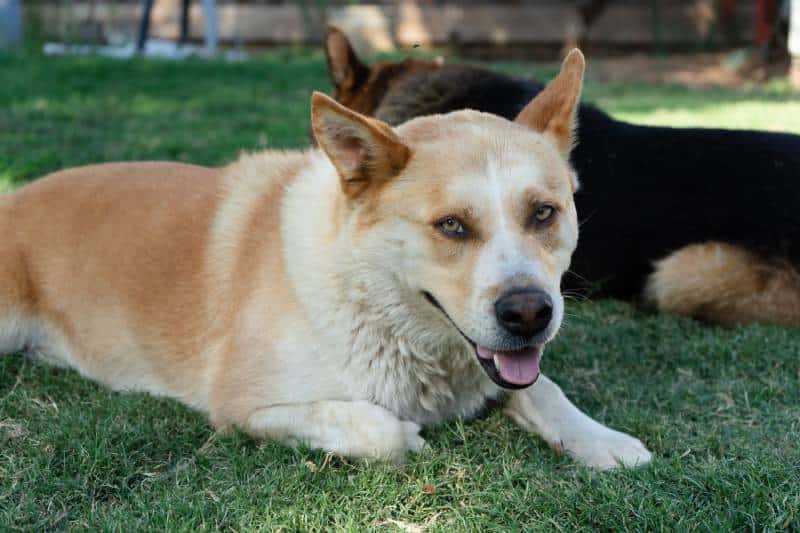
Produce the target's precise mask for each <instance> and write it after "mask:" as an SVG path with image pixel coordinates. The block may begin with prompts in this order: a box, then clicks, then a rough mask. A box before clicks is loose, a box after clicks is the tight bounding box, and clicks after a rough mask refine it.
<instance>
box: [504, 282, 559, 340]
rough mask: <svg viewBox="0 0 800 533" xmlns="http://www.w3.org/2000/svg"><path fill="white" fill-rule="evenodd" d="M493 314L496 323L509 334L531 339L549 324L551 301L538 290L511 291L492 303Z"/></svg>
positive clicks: (551, 309)
mask: <svg viewBox="0 0 800 533" xmlns="http://www.w3.org/2000/svg"><path fill="white" fill-rule="evenodd" d="M494 313H495V316H496V317H497V322H499V323H500V325H501V326H502V327H503V329H505V330H506V331H508V332H509V333H511V334H513V335H518V336H520V337H532V336H534V335H536V334H537V333H541V332H542V331H544V330H545V329H546V328H547V326H548V325H549V324H550V320H551V319H552V318H553V300H552V299H551V298H550V295H549V294H547V293H546V292H544V291H542V290H539V289H529V288H517V289H511V290H510V291H508V292H506V293H505V294H503V295H502V296H501V297H500V298H498V300H497V301H496V302H495V303H494Z"/></svg>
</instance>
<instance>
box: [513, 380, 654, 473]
mask: <svg viewBox="0 0 800 533" xmlns="http://www.w3.org/2000/svg"><path fill="white" fill-rule="evenodd" d="M505 411H506V414H508V415H509V416H510V417H511V418H513V419H514V420H515V421H516V422H517V423H518V424H519V425H520V426H522V427H523V428H524V429H527V430H528V431H530V432H532V433H535V434H536V435H539V436H540V437H541V438H543V439H544V440H545V441H546V442H547V443H548V444H549V445H550V447H552V448H553V449H554V450H556V451H557V452H559V453H566V454H568V455H569V456H571V457H572V458H573V459H575V460H577V461H580V462H581V463H583V464H585V465H587V466H591V467H594V468H599V469H602V470H606V469H609V468H616V467H619V466H640V465H643V464H646V463H648V462H650V459H651V454H650V452H649V451H647V448H645V447H644V444H642V443H641V441H639V439H636V438H634V437H631V436H630V435H627V434H625V433H621V432H619V431H615V430H613V429H611V428H608V427H606V426H604V425H603V424H601V423H600V422H597V421H596V420H594V419H593V418H591V417H589V416H588V415H587V414H585V413H584V412H582V411H581V410H580V409H578V408H577V407H575V405H574V404H573V403H572V402H570V401H569V399H568V398H567V397H566V396H565V395H564V393H563V392H562V391H561V388H560V387H559V386H558V385H556V384H555V383H553V382H552V381H550V380H549V379H548V378H547V377H546V376H544V375H540V376H539V379H538V380H537V381H536V383H534V384H533V385H532V386H531V387H529V388H527V389H524V390H520V391H515V392H514V393H512V394H511V398H510V399H509V402H508V405H507V406H506V409H505Z"/></svg>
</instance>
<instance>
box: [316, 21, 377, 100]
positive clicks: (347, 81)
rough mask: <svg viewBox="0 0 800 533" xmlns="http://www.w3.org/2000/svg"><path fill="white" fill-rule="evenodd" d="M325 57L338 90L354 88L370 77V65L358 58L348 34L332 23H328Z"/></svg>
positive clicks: (332, 81)
mask: <svg viewBox="0 0 800 533" xmlns="http://www.w3.org/2000/svg"><path fill="white" fill-rule="evenodd" d="M325 57H326V58H327V59H328V73H329V74H330V76H331V83H333V86H334V87H335V88H336V90H337V91H349V90H353V89H354V88H356V87H358V86H359V85H361V84H362V83H364V81H365V80H366V79H367V77H369V67H368V66H366V65H365V64H364V63H362V62H361V60H360V59H359V58H358V56H357V55H356V53H355V51H354V50H353V47H352V46H350V41H349V40H348V39H347V35H345V33H344V32H343V31H342V30H340V29H339V28H337V27H336V26H334V25H332V24H328V28H327V31H326V33H325Z"/></svg>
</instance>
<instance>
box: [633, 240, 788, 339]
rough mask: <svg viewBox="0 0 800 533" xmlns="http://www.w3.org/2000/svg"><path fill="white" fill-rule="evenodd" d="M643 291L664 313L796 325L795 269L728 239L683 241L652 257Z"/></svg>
mask: <svg viewBox="0 0 800 533" xmlns="http://www.w3.org/2000/svg"><path fill="white" fill-rule="evenodd" d="M645 294H646V298H647V300H648V301H649V302H650V303H652V304H653V305H654V306H655V307H656V308H657V309H658V310H659V311H661V312H664V313H673V314H681V315H688V316H692V317H695V318H699V319H701V320H706V321H709V322H716V323H718V324H723V325H734V324H748V323H753V322H761V323H772V324H779V325H783V326H794V327H800V274H799V273H798V272H797V271H796V270H795V269H794V268H792V267H791V266H790V265H787V264H773V263H769V262H766V261H764V260H763V259H761V258H760V257H758V256H757V255H756V254H754V253H752V252H750V251H748V250H745V249H744V248H741V247H738V246H734V245H730V244H725V243H719V242H709V243H704V244H696V245H692V246H687V247H685V248H682V249H680V250H678V251H677V252H675V253H673V254H671V255H669V256H667V257H666V258H664V259H662V260H661V261H658V262H656V264H655V272H654V273H653V274H652V275H651V276H650V278H649V280H648V283H647V288H646V291H645Z"/></svg>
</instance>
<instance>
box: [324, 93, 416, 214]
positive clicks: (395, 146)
mask: <svg viewBox="0 0 800 533" xmlns="http://www.w3.org/2000/svg"><path fill="white" fill-rule="evenodd" d="M311 126H312V128H313V130H314V137H316V139H317V143H318V144H319V145H320V147H322V149H323V150H324V151H325V153H326V154H327V155H328V158H329V159H330V160H331V162H332V163H333V165H334V166H335V167H336V170H337V172H338V173H339V178H340V180H341V184H342V191H344V193H345V194H346V195H347V196H349V197H351V198H355V197H356V196H358V195H360V194H361V193H362V192H364V191H365V190H367V189H369V188H370V187H371V186H372V185H376V184H380V183H382V182H385V181H386V180H388V179H390V178H393V177H394V176H397V175H398V174H400V172H402V171H403V169H404V168H405V166H406V164H407V163H408V159H409V158H410V157H411V149H410V148H409V147H408V146H407V145H406V144H404V143H403V141H401V140H400V138H399V137H397V135H395V133H394V131H392V128H391V127H390V126H389V125H388V124H386V123H385V122H381V121H379V120H375V119H372V118H368V117H365V116H363V115H360V114H358V113H356V112H355V111H351V110H350V109H348V108H346V107H344V106H343V105H341V104H339V103H337V102H336V101H335V100H333V99H332V98H330V97H328V96H326V95H324V94H322V93H319V92H315V93H314V95H313V96H312V97H311Z"/></svg>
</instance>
